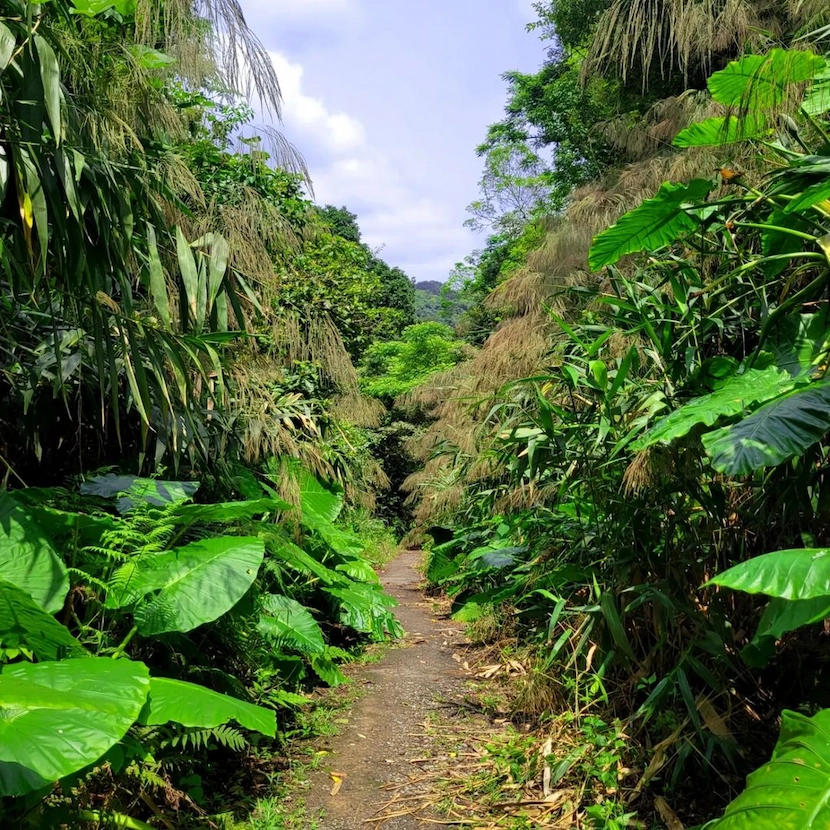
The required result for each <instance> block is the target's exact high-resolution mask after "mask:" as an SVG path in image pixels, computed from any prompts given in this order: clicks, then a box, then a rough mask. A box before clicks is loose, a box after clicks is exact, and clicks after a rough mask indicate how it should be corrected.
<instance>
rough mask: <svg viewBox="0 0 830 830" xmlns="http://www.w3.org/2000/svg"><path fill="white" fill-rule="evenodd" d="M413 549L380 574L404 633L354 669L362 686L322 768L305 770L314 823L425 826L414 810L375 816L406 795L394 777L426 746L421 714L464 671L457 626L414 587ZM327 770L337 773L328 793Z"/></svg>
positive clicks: (458, 684)
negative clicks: (320, 816) (438, 614)
mask: <svg viewBox="0 0 830 830" xmlns="http://www.w3.org/2000/svg"><path fill="white" fill-rule="evenodd" d="M420 556H421V554H420V552H418V551H406V552H404V553H402V554H401V555H400V556H398V558H397V559H395V560H394V561H392V562H390V563H389V565H388V566H387V568H386V570H385V572H383V573H382V574H381V581H382V582H383V585H384V587H385V588H386V590H387V591H388V592H389V593H390V594H391V595H392V596H394V597H395V599H397V600H398V602H399V603H400V604H399V606H398V608H397V609H396V614H397V616H398V619H399V620H400V622H401V625H402V626H403V627H404V630H405V631H406V635H405V637H404V639H403V641H402V643H401V644H400V645H399V646H397V647H394V648H392V649H390V651H389V652H388V653H387V654H386V655H385V656H384V658H383V659H382V660H381V661H379V662H378V663H376V664H371V665H366V666H362V667H360V668H359V669H358V671H357V672H356V673H355V674H354V675H353V677H354V680H355V682H356V683H358V684H362V685H363V686H365V687H366V689H365V692H366V693H365V694H364V695H363V696H362V697H361V699H360V700H359V701H358V702H357V703H356V704H355V706H354V707H353V709H352V710H351V712H350V714H349V719H348V725H345V726H344V727H343V728H342V730H341V732H340V734H339V735H338V736H337V737H335V738H333V739H332V740H331V742H330V744H329V746H328V747H327V749H328V751H329V752H330V755H327V756H326V761H325V762H324V763H323V765H322V767H321V769H320V770H318V771H316V772H314V773H312V774H311V775H310V776H309V789H308V793H307V796H306V806H307V808H308V812H309V815H312V816H313V815H316V814H317V813H318V812H319V811H320V810H323V811H324V817H323V819H322V820H321V822H320V827H321V828H325V830H352V829H353V828H362V830H366V828H371V827H378V826H381V827H383V828H384V830H415V828H419V827H423V826H424V825H423V824H421V823H419V822H418V820H417V819H416V818H415V817H413V816H400V817H396V818H390V819H388V820H386V821H383V822H382V823H379V822H378V821H377V818H378V816H379V815H381V814H382V812H383V811H382V808H383V805H384V804H385V803H387V802H389V801H390V800H391V799H392V798H393V797H394V796H395V795H396V794H397V795H398V796H399V797H405V794H406V789H405V788H402V787H401V786H400V785H402V784H405V783H406V782H407V781H408V780H409V778H410V776H412V775H414V774H417V772H418V765H417V763H413V761H415V760H417V759H419V758H423V757H424V756H425V755H427V754H429V749H430V746H429V744H430V741H429V739H428V738H427V737H426V735H425V734H424V733H425V729H424V723H425V720H426V719H427V717H428V716H429V714H430V713H431V712H434V711H436V710H437V708H438V707H440V706H441V701H442V700H446V699H448V698H450V697H452V696H454V695H457V694H458V693H460V692H461V691H462V690H463V683H464V677H465V674H464V672H463V670H462V669H461V668H460V666H459V664H458V662H457V661H456V660H455V659H453V652H454V651H457V650H458V648H459V647H460V646H462V644H463V638H464V634H463V628H462V627H461V626H459V625H457V624H454V623H452V622H451V621H449V620H445V619H436V618H435V617H434V616H433V614H432V603H431V602H429V601H428V600H427V599H426V598H425V597H424V596H423V594H422V593H421V592H420V590H419V584H420V582H421V577H420V575H419V574H418V572H417V571H416V567H417V565H418V562H419V559H420ZM331 773H337V774H338V777H339V778H341V781H342V783H341V784H340V787H339V791H338V792H337V793H336V794H335V795H332V794H331V792H332V788H333V785H334V783H335V780H334V779H333V778H332V776H331ZM384 788H387V789H384ZM390 788H395V789H394V791H393V790H392V789H390ZM379 811H380V812H379ZM372 819H375V821H374V822H373V821H372Z"/></svg>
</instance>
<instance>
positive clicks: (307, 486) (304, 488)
mask: <svg viewBox="0 0 830 830" xmlns="http://www.w3.org/2000/svg"><path fill="white" fill-rule="evenodd" d="M296 476H297V483H298V484H299V486H300V512H301V513H302V517H303V522H306V523H310V524H314V525H319V524H321V523H325V524H329V525H330V524H332V523H333V522H334V521H335V520H336V519H337V517H338V516H339V515H340V511H341V510H342V509H343V495H342V493H334V492H332V491H331V490H329V489H327V488H326V487H324V486H323V485H322V484H321V483H320V482H319V481H318V480H317V478H315V477H314V476H313V475H311V473H309V472H307V471H306V470H304V469H303V468H302V467H297V468H296Z"/></svg>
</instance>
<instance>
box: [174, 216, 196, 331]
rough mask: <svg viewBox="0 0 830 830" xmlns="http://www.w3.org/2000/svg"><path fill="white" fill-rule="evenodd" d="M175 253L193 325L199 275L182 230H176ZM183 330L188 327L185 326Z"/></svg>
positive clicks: (191, 251)
mask: <svg viewBox="0 0 830 830" xmlns="http://www.w3.org/2000/svg"><path fill="white" fill-rule="evenodd" d="M176 253H177V255H178V259H179V270H180V271H181V275H182V283H183V284H184V291H185V300H186V302H187V308H188V310H189V312H190V317H191V320H192V321H193V322H194V323H195V321H196V320H197V319H198V317H197V306H198V295H199V273H198V271H197V270H196V261H195V260H194V258H193V250H192V249H191V247H190V244H189V243H188V241H187V239H186V238H185V235H184V234H183V233H182V229H181V228H179V227H177V228H176ZM184 328H185V329H187V328H188V327H187V326H185V327H184Z"/></svg>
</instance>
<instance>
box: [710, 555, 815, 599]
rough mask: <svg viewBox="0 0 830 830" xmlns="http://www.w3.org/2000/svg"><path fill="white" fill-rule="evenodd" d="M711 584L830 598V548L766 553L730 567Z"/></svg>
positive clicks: (783, 595)
mask: <svg viewBox="0 0 830 830" xmlns="http://www.w3.org/2000/svg"><path fill="white" fill-rule="evenodd" d="M711 585H720V586H721V587H723V588H731V589H732V590H733V591H744V592H745V593H747V594H766V595H767V596H770V597H780V598H781V599H788V600H805V599H816V598H818V597H826V596H828V587H827V586H828V585H830V549H828V548H795V549H793V550H778V551H775V552H774V553H764V554H762V555H761V556H755V557H753V558H752V559H747V560H746V561H745V562H741V563H739V564H738V565H734V566H733V567H731V568H727V570H725V571H723V572H722V573H719V574H718V575H717V576H716V577H714V578H712V579H710V580H709V582H707V583H706V585H705V586H704V587H708V586H711Z"/></svg>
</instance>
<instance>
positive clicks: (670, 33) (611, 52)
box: [583, 0, 786, 87]
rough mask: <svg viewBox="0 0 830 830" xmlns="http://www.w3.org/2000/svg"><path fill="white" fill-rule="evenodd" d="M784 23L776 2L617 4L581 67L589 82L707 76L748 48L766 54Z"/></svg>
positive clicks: (639, 0) (640, 0) (627, 0)
mask: <svg viewBox="0 0 830 830" xmlns="http://www.w3.org/2000/svg"><path fill="white" fill-rule="evenodd" d="M785 23H786V12H785V10H784V9H782V7H781V4H780V3H777V2H775V0H616V1H615V2H614V3H613V4H612V5H611V7H610V8H609V9H608V10H607V11H606V12H604V13H603V15H602V17H601V18H600V20H599V22H598V24H597V26H596V30H595V31H596V36H595V38H594V40H593V42H592V44H591V47H590V51H589V54H588V58H587V60H586V61H585V63H584V65H583V72H584V74H585V77H586V78H587V77H590V75H591V74H593V73H596V72H600V73H603V74H604V73H615V74H619V75H620V77H621V78H622V79H623V80H624V81H625V80H627V79H628V77H629V76H630V75H631V74H632V73H633V72H637V73H638V74H639V75H640V76H641V78H642V83H643V86H644V87H647V86H648V80H649V76H650V75H651V73H652V72H658V73H659V74H660V75H661V76H662V77H666V76H668V75H669V74H670V73H671V72H673V71H680V72H682V73H683V74H684V76H686V77H687V78H688V77H689V75H691V74H692V73H694V72H696V73H702V74H704V75H706V74H709V73H710V72H711V71H712V70H713V69H717V68H719V66H718V65H717V63H718V61H722V60H724V59H730V58H733V57H735V56H736V55H738V54H740V52H741V50H743V49H744V48H747V47H748V48H763V47H764V46H766V45H768V43H769V40H770V36H772V37H775V36H776V35H777V34H778V33H780V32H781V30H782V28H783V26H784V25H785Z"/></svg>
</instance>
